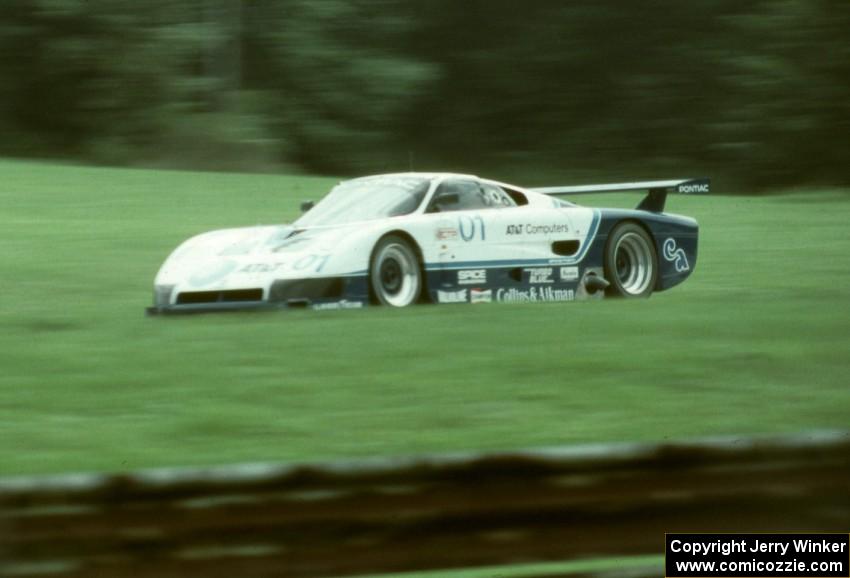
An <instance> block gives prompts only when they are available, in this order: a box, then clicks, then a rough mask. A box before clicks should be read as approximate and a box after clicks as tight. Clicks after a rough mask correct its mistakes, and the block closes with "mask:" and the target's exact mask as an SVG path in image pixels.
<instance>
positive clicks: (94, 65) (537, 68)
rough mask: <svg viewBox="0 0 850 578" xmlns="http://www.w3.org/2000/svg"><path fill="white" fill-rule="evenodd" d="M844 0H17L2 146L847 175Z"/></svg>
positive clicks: (200, 161)
mask: <svg viewBox="0 0 850 578" xmlns="http://www.w3.org/2000/svg"><path fill="white" fill-rule="evenodd" d="M848 31H850V3H848V2H847V0H754V1H750V2H738V1H732V0H688V1H687V2H681V1H676V0H664V1H662V0H646V1H643V2H632V1H630V0H573V1H570V2H564V1H558V0H551V1H547V0H532V1H531V2H527V3H521V4H519V3H517V2H515V1H508V0H487V1H484V0H464V1H462V2H458V1H451V0H428V1H423V2H409V1H403V0H181V1H174V0H4V2H3V4H2V7H0V134H2V138H0V154H4V155H13V156H35V157H46V156H47V157H50V156H56V157H64V158H77V159H84V160H90V161H96V162H102V163H111V164H137V165H149V166H150V165H154V166H156V165H160V166H174V167H194V168H208V169H227V170H233V169H245V170H258V169H259V170H272V169H280V168H287V169H297V170H304V171H309V172H320V173H336V174H363V173H373V172H382V171H396V170H408V169H409V168H411V167H412V168H414V169H417V170H426V169H447V170H458V171H465V172H478V173H481V174H487V175H492V176H496V177H500V178H503V179H506V180H515V181H518V182H522V183H528V184H538V183H544V182H545V183H552V182H555V181H556V180H557V181H558V182H560V181H566V180H569V181H572V182H581V181H589V180H596V179H600V178H604V179H631V178H654V177H674V176H692V175H703V174H707V175H711V176H714V177H716V178H719V179H720V180H725V181H726V182H727V183H729V184H733V183H734V185H741V186H744V187H748V188H750V189H752V188H760V187H773V186H777V185H779V186H795V185H802V184H847V183H850V162H847V160H846V159H847V157H848V152H850V145H848V142H850V138H848V135H850V36H848Z"/></svg>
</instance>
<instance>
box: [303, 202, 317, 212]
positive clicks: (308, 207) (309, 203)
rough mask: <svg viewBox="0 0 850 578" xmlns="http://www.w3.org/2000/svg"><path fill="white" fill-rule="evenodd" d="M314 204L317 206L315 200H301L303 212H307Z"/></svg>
mask: <svg viewBox="0 0 850 578" xmlns="http://www.w3.org/2000/svg"><path fill="white" fill-rule="evenodd" d="M314 206H316V203H315V202H314V201H302V202H301V212H302V213H306V212H307V211H309V210H310V209H312V208H313V207H314Z"/></svg>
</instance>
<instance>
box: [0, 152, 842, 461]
mask: <svg viewBox="0 0 850 578" xmlns="http://www.w3.org/2000/svg"><path fill="white" fill-rule="evenodd" d="M334 182H335V180H334V179H327V178H312V177H310V178H305V177H285V176H274V175H228V174H213V173H183V172H157V171H143V170H117V169H99V168H85V167H59V166H52V165H46V164H38V163H23V162H11V161H4V162H0V239H2V248H0V272H2V281H0V287H2V294H0V475H16V474H24V473H48V472H63V471H91V470H126V469H136V468H143V467H155V466H171V465H200V464H220V463H230V462H244V461H296V460H297V461H309V460H325V459H333V458H338V457H356V456H366V455H396V454H405V455H407V454H418V453H432V452H444V451H455V450H494V449H512V448H524V447H531V446H551V445H560V444H574V443H585V442H602V441H617V440H662V439H669V438H689V437H698V436H712V435H727V434H750V433H756V432H789V431H798V430H805V429H810V428H846V427H847V426H848V424H850V388H848V387H847V384H848V375H850V354H848V353H850V352H848V338H850V290H848V287H850V267H848V257H847V256H848V254H850V239H848V235H847V226H846V221H847V217H848V216H849V215H850V195H848V194H847V193H846V192H842V191H811V192H805V193H799V194H792V195H783V196H774V197H769V198H752V197H726V196H711V197H671V199H670V200H669V201H668V210H671V211H673V212H680V213H683V214H687V215H692V216H694V217H696V218H697V219H698V220H699V221H700V225H701V235H702V236H701V241H700V243H701V245H700V259H699V263H698V265H697V267H696V271H695V273H694V275H693V276H692V277H691V279H689V280H688V281H687V282H686V283H685V284H684V285H682V286H680V287H678V288H676V289H674V290H672V291H670V292H668V293H662V294H658V295H656V296H654V297H653V298H652V299H650V300H648V301H639V302H623V301H603V302H589V303H575V304H564V305H558V304H547V305H542V304H541V305H495V304H494V305H484V306H480V307H470V306H466V307H464V306H453V307H452V306H445V307H435V306H422V307H415V308H412V309H409V310H402V311H394V310H385V309H378V308H370V309H367V310H362V311H342V312H307V311H295V312H281V313H265V314H250V313H246V314H228V315H204V316H191V317H180V318H146V317H145V316H144V315H143V308H144V307H145V306H147V305H149V303H150V299H151V288H152V287H151V286H152V282H153V277H154V275H155V273H156V271H157V268H158V267H159V265H160V263H161V262H162V260H163V259H164V258H165V256H166V255H167V254H168V252H169V251H170V250H171V249H172V248H173V247H175V246H176V245H177V244H178V243H179V242H180V241H182V240H183V239H185V238H186V237H188V236H190V235H192V234H195V233H198V232H201V231H204V230H209V229H214V228H219V227H225V226H240V225H252V224H257V223H276V222H284V221H287V220H291V219H292V218H293V217H294V216H295V215H296V212H297V206H298V202H299V201H301V200H303V199H307V198H317V197H318V196H320V195H321V194H322V193H323V192H324V191H326V190H327V189H328V187H329V186H330V185H332V184H333V183H334ZM554 184H557V183H554ZM602 200H604V201H605V202H609V203H610V202H613V203H615V204H621V205H626V206H634V205H635V204H636V203H637V201H638V198H637V197H619V198H618V197H608V198H605V199H588V200H587V201H586V202H587V203H588V204H592V203H593V202H594V201H602Z"/></svg>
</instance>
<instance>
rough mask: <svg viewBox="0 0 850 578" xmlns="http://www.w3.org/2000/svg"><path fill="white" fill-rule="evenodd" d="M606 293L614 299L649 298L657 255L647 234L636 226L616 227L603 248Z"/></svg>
mask: <svg viewBox="0 0 850 578" xmlns="http://www.w3.org/2000/svg"><path fill="white" fill-rule="evenodd" d="M604 269H605V279H606V280H607V281H608V282H609V283H610V285H609V287H608V289H607V291H606V293H607V294H608V295H610V296H616V297H627V298H636V297H649V296H650V295H651V294H652V290H653V289H655V284H656V282H657V281H658V254H657V253H656V251H655V243H654V242H653V240H652V237H650V236H649V233H647V232H646V230H645V229H644V228H643V227H641V226H640V225H638V224H636V223H620V224H619V225H617V226H616V227H614V229H613V230H612V231H611V234H610V235H608V242H607V243H606V244H605V260H604Z"/></svg>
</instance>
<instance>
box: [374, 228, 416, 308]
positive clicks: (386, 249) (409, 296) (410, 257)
mask: <svg viewBox="0 0 850 578" xmlns="http://www.w3.org/2000/svg"><path fill="white" fill-rule="evenodd" d="M369 283H370V286H371V289H372V297H373V299H374V301H375V302H377V303H379V304H381V305H389V306H391V307H406V306H407V305H410V304H411V303H416V301H417V300H418V299H419V295H420V294H421V293H422V271H421V269H420V266H419V259H418V258H417V257H416V252H415V251H414V250H413V247H411V245H410V243H409V242H408V241H406V240H405V239H403V238H402V237H400V236H398V235H387V236H386V237H384V238H383V239H381V240H380V241H379V242H378V244H377V245H376V246H375V250H374V251H373V252H372V261H371V264H370V266H369Z"/></svg>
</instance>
